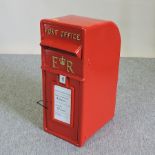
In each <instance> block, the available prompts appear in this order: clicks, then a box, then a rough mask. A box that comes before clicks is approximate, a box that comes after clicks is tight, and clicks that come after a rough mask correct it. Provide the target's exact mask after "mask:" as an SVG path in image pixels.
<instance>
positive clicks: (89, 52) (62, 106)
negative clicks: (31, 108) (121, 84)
mask: <svg viewBox="0 0 155 155" xmlns="http://www.w3.org/2000/svg"><path fill="white" fill-rule="evenodd" d="M41 52H42V53H41V54H42V79H43V81H42V83H43V104H44V107H45V108H44V109H43V114H44V115H43V116H44V118H43V122H44V130H45V131H46V132H48V133H50V134H53V135H55V136H57V137H60V138H62V139H64V140H67V141H69V142H70V143H72V144H75V145H77V146H82V145H83V144H84V143H85V141H86V140H87V139H88V138H89V137H90V136H92V135H93V134H94V133H95V132H96V131H97V130H98V129H100V128H101V127H102V126H103V125H104V124H105V123H107V122H108V121H109V120H110V119H112V118H113V116H114V111H115V101H116V88H117V80H118V67H119V59H120V33H119V30H118V28H117V26H116V25H115V24H114V23H113V22H111V21H104V20H97V19H92V18H87V17H80V16H74V15H69V16H64V17H59V18H54V19H43V20H41Z"/></svg>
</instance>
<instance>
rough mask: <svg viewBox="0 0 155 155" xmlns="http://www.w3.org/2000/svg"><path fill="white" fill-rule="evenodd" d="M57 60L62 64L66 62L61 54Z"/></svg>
mask: <svg viewBox="0 0 155 155" xmlns="http://www.w3.org/2000/svg"><path fill="white" fill-rule="evenodd" d="M59 61H60V64H61V65H62V66H64V65H65V64H66V59H65V58H64V57H63V56H62V57H61V58H59Z"/></svg>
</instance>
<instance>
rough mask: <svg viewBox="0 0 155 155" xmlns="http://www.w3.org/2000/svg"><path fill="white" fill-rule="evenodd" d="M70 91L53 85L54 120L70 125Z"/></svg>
mask: <svg viewBox="0 0 155 155" xmlns="http://www.w3.org/2000/svg"><path fill="white" fill-rule="evenodd" d="M70 114H71V89H68V88H64V87H61V86H58V85H54V118H55V119H57V120H59V121H62V122H65V123H67V124H70Z"/></svg>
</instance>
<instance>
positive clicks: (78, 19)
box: [52, 15, 106, 27]
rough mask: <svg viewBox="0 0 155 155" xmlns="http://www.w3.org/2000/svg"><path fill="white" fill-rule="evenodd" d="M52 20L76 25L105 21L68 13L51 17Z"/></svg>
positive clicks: (87, 25) (88, 24) (84, 25)
mask: <svg viewBox="0 0 155 155" xmlns="http://www.w3.org/2000/svg"><path fill="white" fill-rule="evenodd" d="M52 20H54V21H56V22H59V23H66V24H70V25H76V26H79V27H90V26H93V25H95V24H99V23H105V22H106V21H105V20H100V19H93V18H89V17H82V16H76V15H68V16H63V17H58V18H53V19H52Z"/></svg>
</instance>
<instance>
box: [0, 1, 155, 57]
mask: <svg viewBox="0 0 155 155" xmlns="http://www.w3.org/2000/svg"><path fill="white" fill-rule="evenodd" d="M68 14H76V15H81V16H88V17H94V18H99V19H108V20H113V21H114V22H116V23H117V25H118V26H119V28H120V31H121V36H122V50H121V56H127V57H155V0H0V54H2V53H4V54H5V53H11V54H40V46H39V43H40V30H39V22H40V19H42V18H53V17H58V16H64V15H68Z"/></svg>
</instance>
